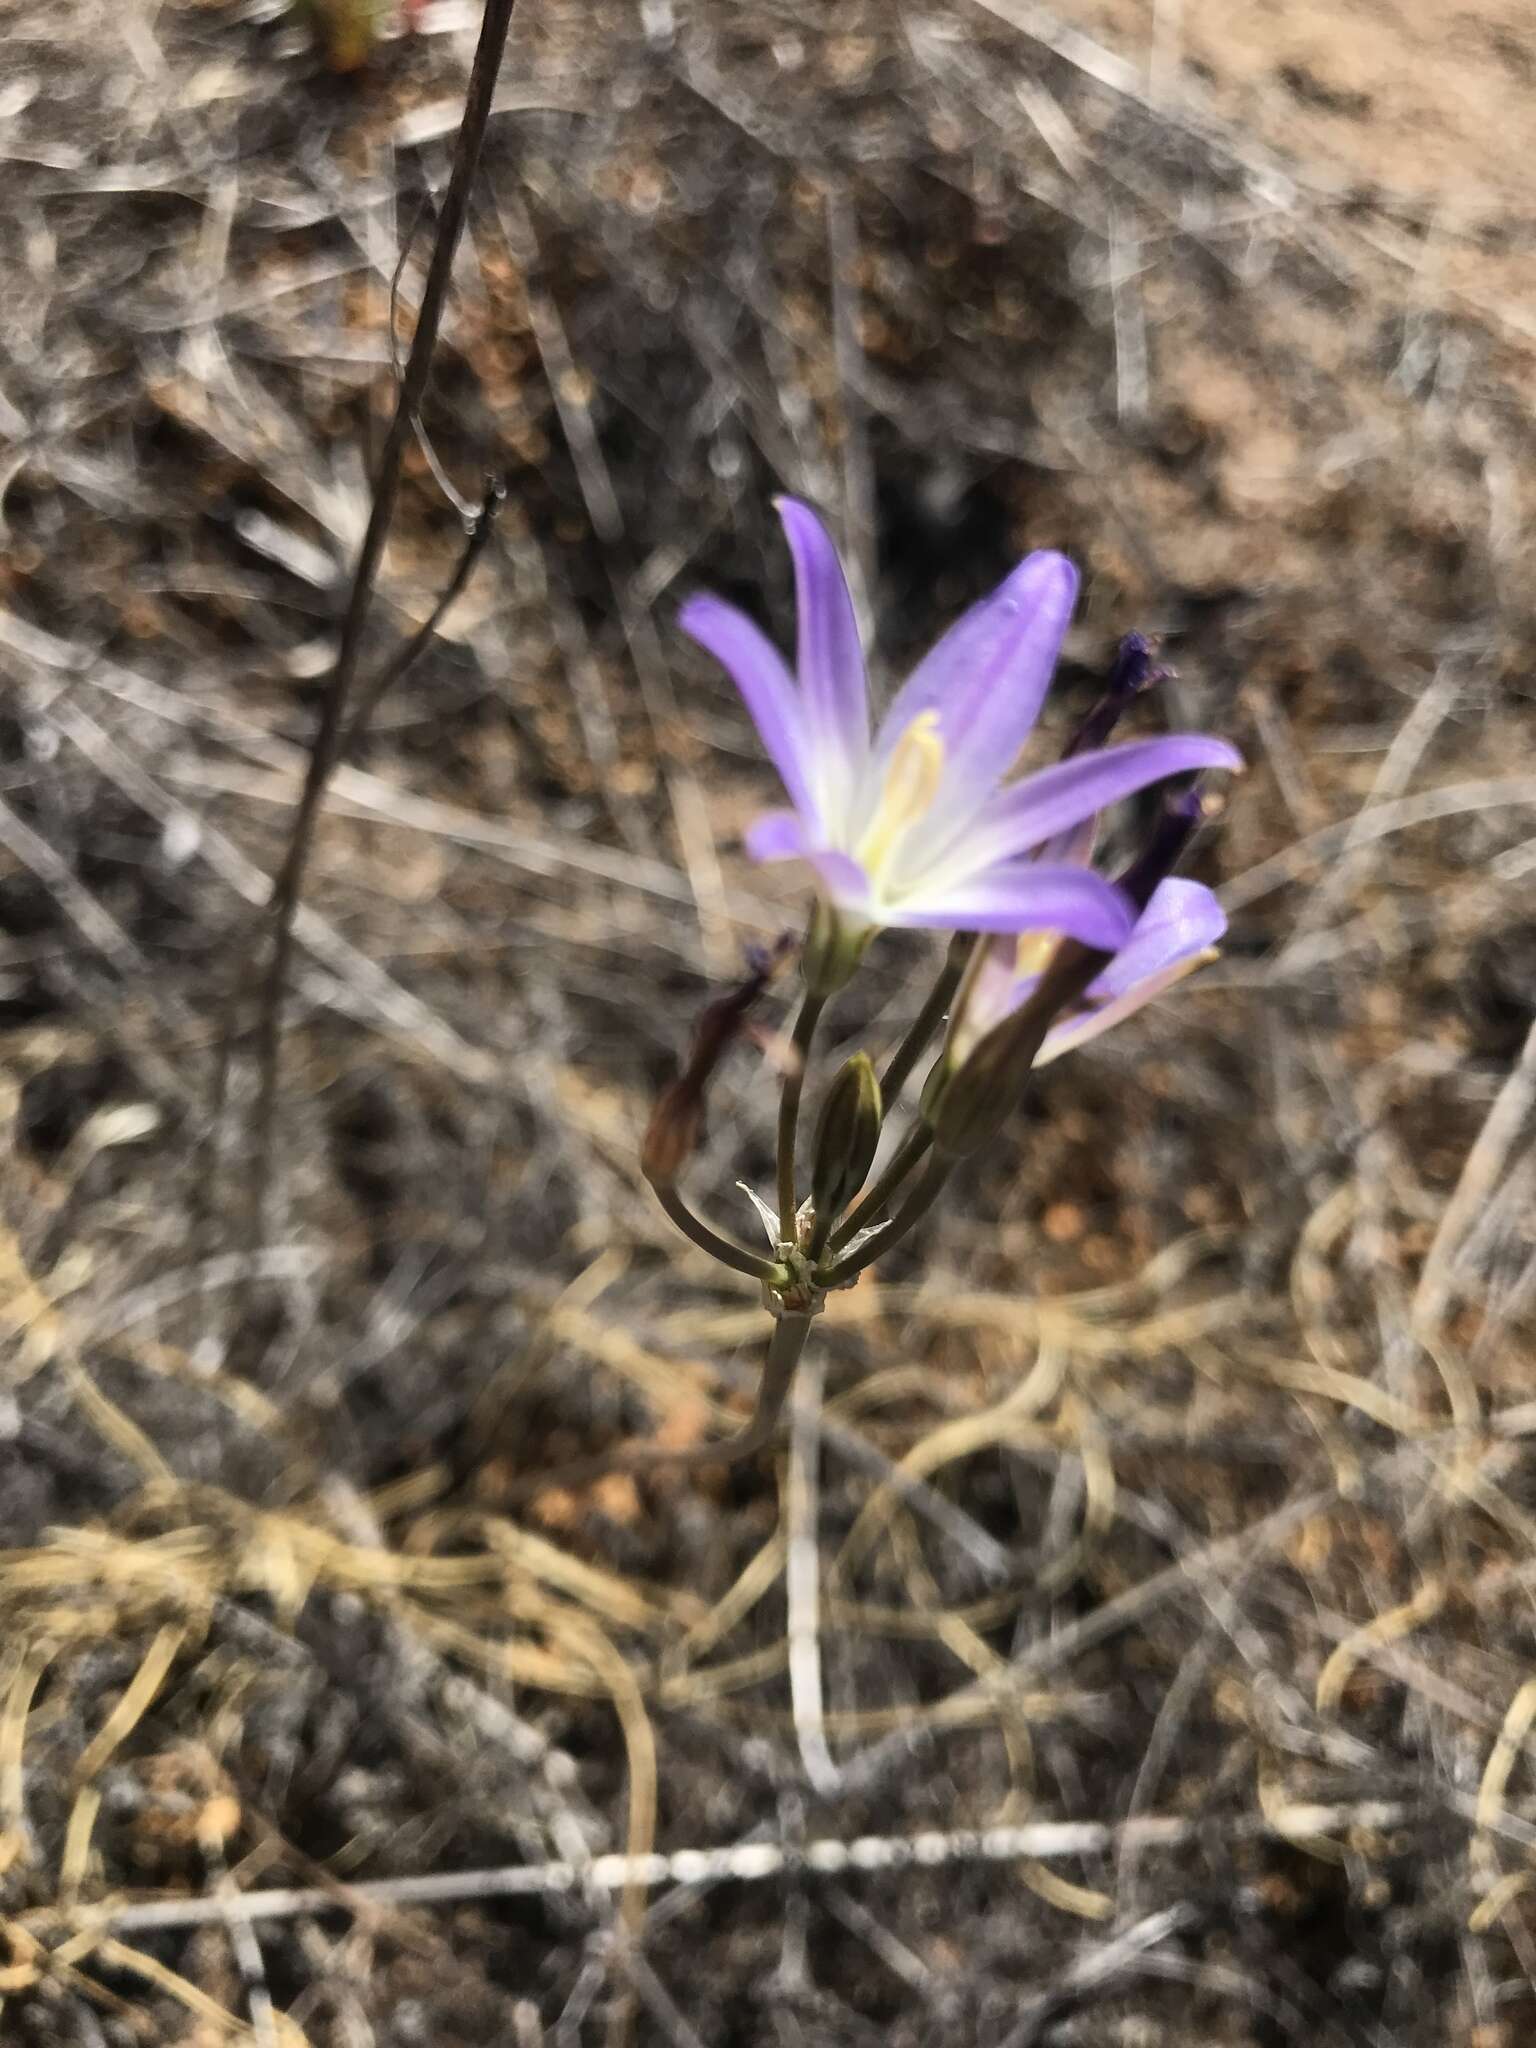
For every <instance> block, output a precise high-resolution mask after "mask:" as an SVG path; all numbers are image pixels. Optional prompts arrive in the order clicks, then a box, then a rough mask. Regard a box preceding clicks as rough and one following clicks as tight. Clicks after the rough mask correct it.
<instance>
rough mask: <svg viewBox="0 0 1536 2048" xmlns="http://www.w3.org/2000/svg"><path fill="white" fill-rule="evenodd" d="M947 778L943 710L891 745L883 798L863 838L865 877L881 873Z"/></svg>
mask: <svg viewBox="0 0 1536 2048" xmlns="http://www.w3.org/2000/svg"><path fill="white" fill-rule="evenodd" d="M943 779H944V742H943V740H942V739H941V738H940V737H939V714H938V713H937V712H936V711H923V712H920V713H919V714H918V716H917V717H916V718H914V719H913V721H912V723H911V724H910V725H909V726H908V727H907V729H906V731H905V732H904V733H903V734H902V736H901V738H900V739H899V740H898V741H897V742H896V745H895V747H894V748H893V749H892V752H891V758H890V763H889V765H888V766H887V768H886V771H885V787H884V788H883V789H882V790H881V792H880V801H879V803H878V804H877V805H876V806H875V814H874V816H873V817H872V818H871V819H870V821H869V823H868V825H867V826H866V827H865V828H864V836H863V838H862V839H861V840H860V841H859V844H858V849H857V859H858V862H859V865H860V866H861V867H862V868H863V870H864V872H865V873H866V874H867V875H869V876H871V877H874V876H875V875H877V874H879V872H880V871H881V869H882V868H884V867H886V866H887V865H888V864H889V862H890V859H891V856H892V854H893V853H894V852H895V851H896V848H897V846H898V845H899V844H900V842H901V840H902V838H903V837H904V836H905V834H906V833H907V832H909V831H910V830H911V828H912V827H913V826H914V825H916V824H917V823H918V822H919V821H920V820H921V819H923V818H925V817H926V816H927V815H928V813H929V811H930V810H932V808H933V801H934V798H935V797H936V796H937V795H938V793H939V785H940V783H941V782H942V781H943Z"/></svg>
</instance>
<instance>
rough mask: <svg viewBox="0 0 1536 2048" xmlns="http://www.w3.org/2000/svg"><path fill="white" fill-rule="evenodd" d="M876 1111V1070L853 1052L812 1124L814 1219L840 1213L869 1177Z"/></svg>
mask: <svg viewBox="0 0 1536 2048" xmlns="http://www.w3.org/2000/svg"><path fill="white" fill-rule="evenodd" d="M881 1113H882V1112H881V1105H880V1079H879V1076H878V1075H877V1074H876V1072H875V1070H874V1067H873V1066H872V1065H871V1063H870V1058H869V1055H868V1053H863V1052H856V1053H855V1054H854V1055H853V1057H852V1059H850V1060H849V1061H848V1062H847V1063H846V1064H845V1066H844V1067H843V1069H842V1071H841V1072H840V1073H839V1075H838V1077H837V1079H836V1080H835V1081H834V1082H833V1083H832V1086H831V1087H830V1088H829V1089H828V1090H827V1099H826V1101H825V1102H824V1103H823V1104H822V1109H821V1121H820V1122H819V1123H818V1124H817V1126H816V1163H815V1165H814V1167H813V1168H812V1170H811V1202H812V1204H813V1206H814V1208H815V1210H816V1215H817V1217H818V1219H820V1220H825V1219H827V1218H830V1217H835V1216H840V1215H841V1214H842V1213H843V1211H844V1209H846V1208H847V1206H848V1204H849V1203H850V1202H851V1201H852V1200H853V1198H854V1196H855V1195H856V1194H857V1193H858V1192H859V1189H860V1188H861V1187H863V1185H864V1183H865V1181H866V1180H867V1179H868V1178H869V1169H870V1167H871V1166H873V1165H874V1163H875V1153H876V1150H877V1149H878V1147H879V1144H880V1118H881Z"/></svg>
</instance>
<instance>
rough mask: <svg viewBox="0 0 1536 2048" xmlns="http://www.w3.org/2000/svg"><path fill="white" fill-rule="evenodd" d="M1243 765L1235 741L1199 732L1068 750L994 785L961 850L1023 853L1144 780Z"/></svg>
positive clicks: (987, 856) (990, 855)
mask: <svg viewBox="0 0 1536 2048" xmlns="http://www.w3.org/2000/svg"><path fill="white" fill-rule="evenodd" d="M1242 765H1243V757H1242V755H1241V754H1239V753H1238V751H1237V749H1236V748H1235V747H1230V746H1228V745H1227V743H1226V741H1225V740H1218V739H1212V738H1209V737H1207V736H1206V735H1205V734H1203V733H1179V734H1174V735H1172V736H1171V737H1169V738H1166V739H1156V740H1128V741H1127V742H1126V743H1125V744H1124V745H1123V746H1118V747H1106V748H1104V749H1102V750H1100V751H1098V752H1095V753H1085V754H1074V755H1073V756H1072V758H1071V759H1070V760H1067V761H1061V762H1058V763H1057V765H1056V766H1055V767H1053V768H1042V769H1041V770H1040V771H1039V772H1038V773H1037V774H1035V775H1026V776H1025V777H1024V779H1023V780H1022V781H1021V782H1014V783H1010V784H1009V786H1008V787H1007V788H1006V789H1001V790H999V791H998V793H997V795H996V796H994V797H993V798H992V799H991V801H990V802H989V803H988V804H986V805H985V806H984V807H983V809H982V811H981V814H980V815H979V816H978V817H977V818H976V819H975V821H974V824H973V826H972V828H971V829H970V830H969V831H966V832H965V833H964V835H963V844H964V848H965V851H966V852H967V854H971V853H974V854H975V856H976V858H977V859H979V860H985V861H993V860H1000V859H1005V858H1007V857H1009V856H1010V855H1013V854H1019V853H1026V852H1028V851H1029V850H1030V849H1031V848H1032V847H1036V846H1043V845H1044V844H1045V842H1046V841H1047V840H1048V839H1054V838H1055V837H1056V836H1057V835H1058V834H1059V833H1064V832H1067V831H1069V830H1070V829H1071V828H1072V827H1073V826H1074V825H1080V824H1082V822H1083V821H1084V820H1085V819H1087V818H1091V817H1093V816H1094V814H1095V813H1096V812H1098V811H1104V810H1108V809H1109V807H1110V805H1111V804H1117V803H1120V802H1121V801H1123V799H1124V798H1126V797H1128V796H1133V795H1134V794H1135V793H1136V791H1137V790H1139V789H1145V788H1146V787H1147V785H1148V784H1149V783H1153V782H1162V781H1163V780H1165V779H1166V778H1167V777H1168V776H1170V775H1186V774H1189V773H1191V772H1192V771H1193V770H1195V769H1199V768H1229V769H1239V768H1241V767H1242Z"/></svg>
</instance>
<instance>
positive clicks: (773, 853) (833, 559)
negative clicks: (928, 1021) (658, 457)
mask: <svg viewBox="0 0 1536 2048" xmlns="http://www.w3.org/2000/svg"><path fill="white" fill-rule="evenodd" d="M778 509H779V515H780V517H781V518H782V520H783V522H784V530H785V534H786V536H787V538H788V541H789V546H790V552H791V554H792V556H793V558H794V568H795V590H796V604H797V611H798V623H799V646H798V653H797V660H796V669H797V675H795V676H792V675H791V674H790V671H789V669H788V667H787V666H786V664H785V663H784V661H783V660H782V658H781V657H780V655H779V654H778V652H777V650H776V649H775V648H774V647H773V646H771V645H770V643H769V642H768V640H767V639H766V638H765V637H764V636H763V634H762V633H761V632H759V631H758V629H757V627H756V626H755V625H753V623H752V622H751V620H750V619H748V618H746V617H745V616H744V615H743V614H742V613H741V612H739V611H737V610H735V609H734V608H733V607H732V606H730V605H727V604H724V603H722V602H721V601H720V600H719V599H718V598H713V597H695V598H693V599H692V600H691V601H690V602H689V603H688V604H687V605H685V606H684V608H683V611H682V615H681V621H680V622H681V624H682V626H683V628H684V630H685V631H686V632H688V633H689V634H691V635H692V637H693V638H694V639H695V640H697V641H698V642H699V643H700V645H701V646H703V647H705V648H707V649H708V650H709V652H710V653H711V654H713V655H714V656H715V657H716V659H717V660H718V661H720V662H721V663H722V664H723V666H724V667H725V668H726V669H727V670H728V671H729V672H730V675H731V677H732V680H733V681H734V682H735V684H736V687H737V688H738V690H740V692H741V695H742V698H743V699H744V701H745V703H746V706H747V709H748V711H749V712H750V713H751V715H752V719H753V722H754V723H755V725H756V726H757V729H758V732H759V734H760V735H761V737H762V741H763V745H764V746H765V747H766V749H767V751H768V754H769V756H770V758H771V759H772V761H773V764H774V766H775V767H776V768H777V769H778V771H779V775H780V777H781V778H782V780H783V783H784V788H785V790H786V791H787V793H788V795H789V800H790V804H791V805H792V808H791V809H789V810H785V811H770V812H769V813H768V814H767V815H766V816H765V817H762V818H760V819H758V820H757V822H756V823H755V824H754V825H753V826H752V827H751V829H750V830H749V832H748V833H747V839H746V844H747V850H748V852H749V853H750V854H751V855H752V856H753V858H754V859H756V860H760V861H776V860H804V861H806V862H808V863H809V864H810V866H811V867H812V868H813V869H814V870H815V872H816V875H817V878H818V881H819V884H820V888H821V892H822V894H823V896H824V897H825V899H826V900H827V901H828V902H829V903H830V904H831V905H832V906H833V908H834V909H835V911H836V912H837V914H838V922H839V925H840V927H841V928H842V930H843V931H844V932H845V933H846V934H849V935H857V934H859V933H862V932H865V931H867V930H869V929H871V928H873V927H876V926H882V925H916V926H931V927H937V928H938V929H940V930H948V931H975V932H1015V933H1016V932H1023V931H1037V930H1049V931H1051V932H1054V933H1058V934H1059V933H1066V934H1068V935H1069V936H1070V937H1072V938H1076V939H1080V940H1081V941H1083V943H1085V944H1086V945H1090V946H1094V947H1097V948H1102V949H1105V950H1110V949H1113V948H1116V947H1119V946H1120V945H1121V944H1122V943H1123V942H1124V941H1125V939H1126V938H1127V936H1128V934H1129V932H1130V929H1131V925H1132V923H1133V920H1134V910H1133V908H1132V907H1131V906H1130V905H1129V904H1128V903H1127V902H1126V900H1125V898H1124V897H1123V896H1122V895H1121V893H1120V892H1119V891H1118V890H1117V889H1116V888H1115V886H1114V885H1113V884H1112V883H1110V882H1108V881H1106V880H1105V879H1104V877H1103V876H1100V875H1096V874H1094V873H1092V872H1091V871H1090V870H1089V869H1088V868H1087V867H1086V866H1084V865H1083V864H1082V863H1081V862H1078V861H1061V860H1058V859H1054V858H1052V857H1051V854H1052V851H1053V850H1052V849H1051V847H1050V842H1051V841H1052V840H1059V839H1060V838H1061V835H1063V834H1064V833H1068V832H1070V831H1071V830H1072V828H1073V827H1074V826H1077V825H1079V824H1081V823H1082V822H1083V821H1084V820H1086V819H1088V818H1091V817H1092V816H1093V815H1094V814H1095V813H1096V812H1099V811H1102V810H1103V809H1104V808H1105V807H1106V806H1108V805H1110V804H1114V803H1117V802H1119V801H1120V800H1121V799H1122V798H1124V797H1127V796H1130V795H1132V794H1133V793H1134V792H1135V791H1136V790H1139V789H1143V788H1145V787H1146V786H1147V785H1148V784H1149V783H1153V782H1159V781H1161V780H1162V779H1163V778H1164V777H1165V776H1169V775H1178V774H1182V773H1185V772H1187V771H1190V770H1193V769H1199V768H1238V767H1241V765H1242V763H1241V759H1240V757H1239V756H1238V755H1237V753H1236V752H1235V751H1234V750H1233V749H1232V748H1231V747H1229V746H1228V745H1227V744H1226V742H1225V741H1223V740H1218V739H1210V738H1206V737H1204V736H1203V735H1200V734H1182V735H1178V736H1175V737H1172V738H1167V739H1154V740H1133V741H1130V742H1129V743H1127V744H1125V745H1122V746H1115V747H1109V748H1102V749H1098V750H1084V751H1082V752H1079V753H1076V754H1074V755H1073V756H1072V758H1071V759H1069V760H1066V761H1062V762H1059V763H1058V764H1057V765H1056V766H1054V767H1051V768H1045V769H1042V770H1041V771H1040V772H1039V773H1037V774H1034V775H1028V776H1025V777H1023V778H1022V779H1021V780H1019V781H1017V782H1010V783H1005V782H1004V780H1003V778H1004V776H1006V775H1007V774H1008V773H1009V772H1010V770H1011V769H1012V767H1013V765H1014V763H1015V761H1016V760H1017V758H1018V755H1019V751H1020V749H1021V747H1022V746H1023V744H1024V742H1025V740H1026V739H1027V738H1028V736H1029V733H1030V731H1031V729H1032V728H1033V726H1034V723H1035V719H1036V717H1037V715H1038V713H1039V710H1040V705H1041V701H1042V699H1043V698H1044V696H1045V692H1046V688H1047V686H1048V684H1049V683H1050V679H1051V672H1052V670H1053V669H1054V667H1055V664H1056V657H1057V654H1058V652H1059V650H1060V647H1061V642H1062V636H1063V635H1064V634H1065V632H1066V629H1067V624H1068V621H1069V620H1070V618H1071V616H1072V607H1073V603H1074V601H1075V599H1076V596H1077V573H1076V571H1075V570H1074V569H1073V567H1072V565H1071V563H1070V562H1068V561H1067V559H1066V558H1065V556H1063V555H1058V554H1050V553H1040V554H1033V555H1028V556H1026V557H1025V559H1024V560H1023V561H1022V562H1021V563H1020V564H1019V566H1018V568H1017V569H1015V570H1014V572H1013V574H1012V575H1011V576H1009V577H1008V578H1007V580H1006V581H1005V582H1003V583H1002V584H1001V585H1000V586H999V587H998V589H997V590H995V591H994V592H993V594H992V595H991V596H990V597H988V598H984V599H983V600H982V601H981V602H980V603H979V604H976V605H973V606H972V607H971V609H970V610H969V611H968V612H966V613H965V614H964V615H963V616H962V617H961V618H960V619H959V620H958V621H957V622H956V623H955V624H954V625H953V626H952V627H951V628H950V630H949V631H948V632H947V633H946V634H945V635H944V636H943V638H942V639H941V640H940V641H939V643H938V645H937V646H936V647H935V648H934V649H933V651H932V652H931V653H930V654H929V655H928V656H927V657H926V658H925V659H924V660H923V661H922V662H920V663H919V664H918V666H917V668H916V669H915V670H914V672H913V673H912V675H911V676H910V677H909V678H908V679H907V681H906V683H905V684H903V686H902V687H901V689H900V690H898V692H897V693H896V696H895V699H894V701H893V702H892V704H891V706H890V708H889V710H888V711H887V712H886V715H885V717H884V718H883V719H882V720H881V721H880V722H879V725H878V726H877V727H876V728H875V729H874V730H873V731H871V719H870V706H869V684H868V679H867V676H866V673H865V667H864V656H863V651H862V649H861V648H860V645H859V636H858V629H857V626H856V624H855V620H854V612H853V604H852V601H851V599H850V597H849V594H848V585H847V582H846V580H845V578H844V576H843V571H842V566H841V564H840V563H839V561H838V559H837V553H836V550H835V549H834V547H833V545H832V542H831V540H830V539H829V537H828V535H827V533H826V530H825V528H824V527H823V526H822V524H821V522H820V520H819V519H818V518H817V517H816V515H815V514H814V513H813V512H812V511H811V510H810V509H809V508H808V507H807V506H805V505H802V504H800V503H799V502H797V501H796V500H795V499H793V498H783V499H780V500H779V507H778ZM1041 849H1045V858H1039V857H1038V855H1039V853H1040V850H1041Z"/></svg>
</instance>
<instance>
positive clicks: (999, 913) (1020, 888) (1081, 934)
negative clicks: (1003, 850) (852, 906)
mask: <svg viewBox="0 0 1536 2048" xmlns="http://www.w3.org/2000/svg"><path fill="white" fill-rule="evenodd" d="M1132 918H1133V913H1132V910H1131V906H1130V904H1129V903H1128V902H1127V901H1126V898H1125V897H1124V895H1123V894H1122V893H1121V891H1120V890H1118V889H1117V888H1116V887H1115V886H1114V884H1113V883H1112V882H1106V881H1105V880H1104V878H1103V876H1102V875H1095V874H1092V873H1090V872H1089V870H1088V869H1086V868H1074V867H1042V866H1041V865H1040V864H1039V863H1038V862H1035V861H1003V862H999V863H998V864H997V865H996V866H995V867H990V868H986V869H983V870H982V872H981V873H979V874H973V875H970V876H968V877H967V878H966V879H965V880H963V881H960V882H956V883H954V884H952V885H951V886H950V887H948V888H946V889H940V890H926V889H925V890H923V891H921V892H919V893H918V894H917V895H914V896H912V897H909V898H907V899H905V900H903V901H901V902H898V903H895V904H887V905H883V906H882V907H881V913H880V922H881V923H882V924H889V925H915V926H921V927H929V928H932V927H937V928H938V929H939V930H941V931H962V932H1028V931H1060V932H1065V933H1066V934H1067V936H1068V937H1069V938H1074V939H1081V940H1082V942H1083V943H1084V944H1085V945H1088V946H1095V947H1099V948H1101V949H1102V950H1103V951H1105V952H1113V951H1115V950H1116V949H1117V948H1118V947H1120V946H1122V945H1124V943H1125V941H1126V939H1127V938H1128V937H1129V936H1130V931H1131V924H1132Z"/></svg>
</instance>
